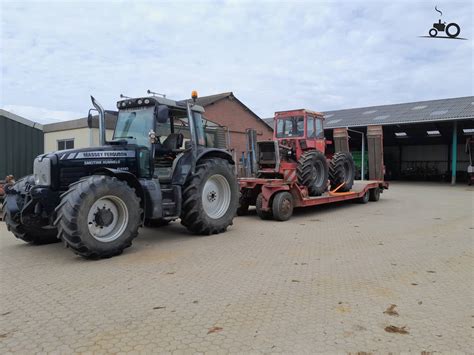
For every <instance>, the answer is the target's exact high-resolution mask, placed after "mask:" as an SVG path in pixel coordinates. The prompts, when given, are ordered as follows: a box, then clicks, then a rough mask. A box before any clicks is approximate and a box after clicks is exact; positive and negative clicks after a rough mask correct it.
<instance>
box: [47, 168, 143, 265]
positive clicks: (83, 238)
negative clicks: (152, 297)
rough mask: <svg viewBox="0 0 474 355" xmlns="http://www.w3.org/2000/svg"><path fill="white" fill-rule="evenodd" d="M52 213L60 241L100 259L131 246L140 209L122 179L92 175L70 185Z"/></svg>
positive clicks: (134, 196) (134, 195)
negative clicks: (54, 214)
mask: <svg viewBox="0 0 474 355" xmlns="http://www.w3.org/2000/svg"><path fill="white" fill-rule="evenodd" d="M56 212H57V216H58V217H57V218H56V221H55V224H56V225H57V227H58V231H59V233H58V235H59V237H60V238H61V239H62V240H63V241H64V243H65V244H66V245H67V246H68V247H70V248H71V249H72V250H73V251H74V252H75V253H76V254H78V255H80V256H82V257H84V258H89V259H100V258H110V257H112V256H115V255H119V254H121V253H122V251H123V250H124V249H125V248H128V247H129V246H131V245H132V240H133V239H134V238H135V237H136V236H137V235H138V228H139V226H140V222H141V213H142V210H141V208H140V199H139V198H138V196H137V195H136V193H135V190H134V189H133V188H131V187H130V186H129V185H128V184H127V183H126V182H125V181H122V180H119V179H117V178H116V177H111V176H104V175H93V176H89V177H87V178H85V179H83V180H80V181H79V182H78V183H76V184H73V185H71V186H70V187H69V190H68V191H67V192H66V193H64V194H63V195H62V198H61V203H60V204H59V205H58V207H56Z"/></svg>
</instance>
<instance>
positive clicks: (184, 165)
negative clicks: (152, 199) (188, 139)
mask: <svg viewBox="0 0 474 355" xmlns="http://www.w3.org/2000/svg"><path fill="white" fill-rule="evenodd" d="M205 158H221V159H224V160H227V161H228V162H229V163H230V164H231V165H235V162H234V159H233V158H232V154H230V153H229V152H228V151H226V150H224V149H218V148H201V149H199V150H198V152H197V155H196V161H195V162H194V158H193V154H192V152H191V151H187V152H184V153H183V154H182V156H181V157H179V158H176V163H175V167H174V169H173V177H172V179H171V183H172V184H173V185H181V186H182V185H184V183H185V182H186V179H187V178H188V175H189V173H190V172H191V171H194V168H195V165H196V163H197V162H199V160H201V159H205Z"/></svg>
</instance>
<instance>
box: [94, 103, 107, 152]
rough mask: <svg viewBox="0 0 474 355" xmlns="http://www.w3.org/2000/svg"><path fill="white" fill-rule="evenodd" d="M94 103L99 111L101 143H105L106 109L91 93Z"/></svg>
mask: <svg viewBox="0 0 474 355" xmlns="http://www.w3.org/2000/svg"><path fill="white" fill-rule="evenodd" d="M91 100H92V105H94V107H95V109H96V110H97V112H98V113H99V145H105V143H106V141H105V111H104V108H103V107H102V105H101V104H100V103H99V102H98V101H97V100H96V99H95V98H94V96H92V95H91Z"/></svg>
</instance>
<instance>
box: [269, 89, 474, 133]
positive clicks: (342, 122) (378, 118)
mask: <svg viewBox="0 0 474 355" xmlns="http://www.w3.org/2000/svg"><path fill="white" fill-rule="evenodd" d="M323 114H324V118H325V119H326V122H325V128H340V127H357V126H370V125H392V124H406V123H420V122H421V123H423V122H439V121H450V120H461V119H474V96H466V97H456V98H451V99H440V100H429V101H417V102H407V103H402V104H393V105H381V106H370V107H359V108H350V109H343V110H334V111H325V112H323ZM263 121H264V122H265V123H266V124H267V125H268V126H270V127H272V128H273V117H269V118H263Z"/></svg>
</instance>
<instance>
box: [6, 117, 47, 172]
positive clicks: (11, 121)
mask: <svg viewBox="0 0 474 355" xmlns="http://www.w3.org/2000/svg"><path fill="white" fill-rule="evenodd" d="M42 128H43V127H42V126H41V125H40V124H39V123H36V122H32V121H30V120H27V119H26V118H23V117H21V116H18V115H15V114H13V113H11V112H8V111H5V110H2V109H0V180H3V179H4V178H5V176H7V175H13V176H15V178H17V179H18V178H20V177H22V176H25V175H28V174H31V173H33V160H34V159H35V158H36V156H37V155H39V154H41V153H43V131H42Z"/></svg>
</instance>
